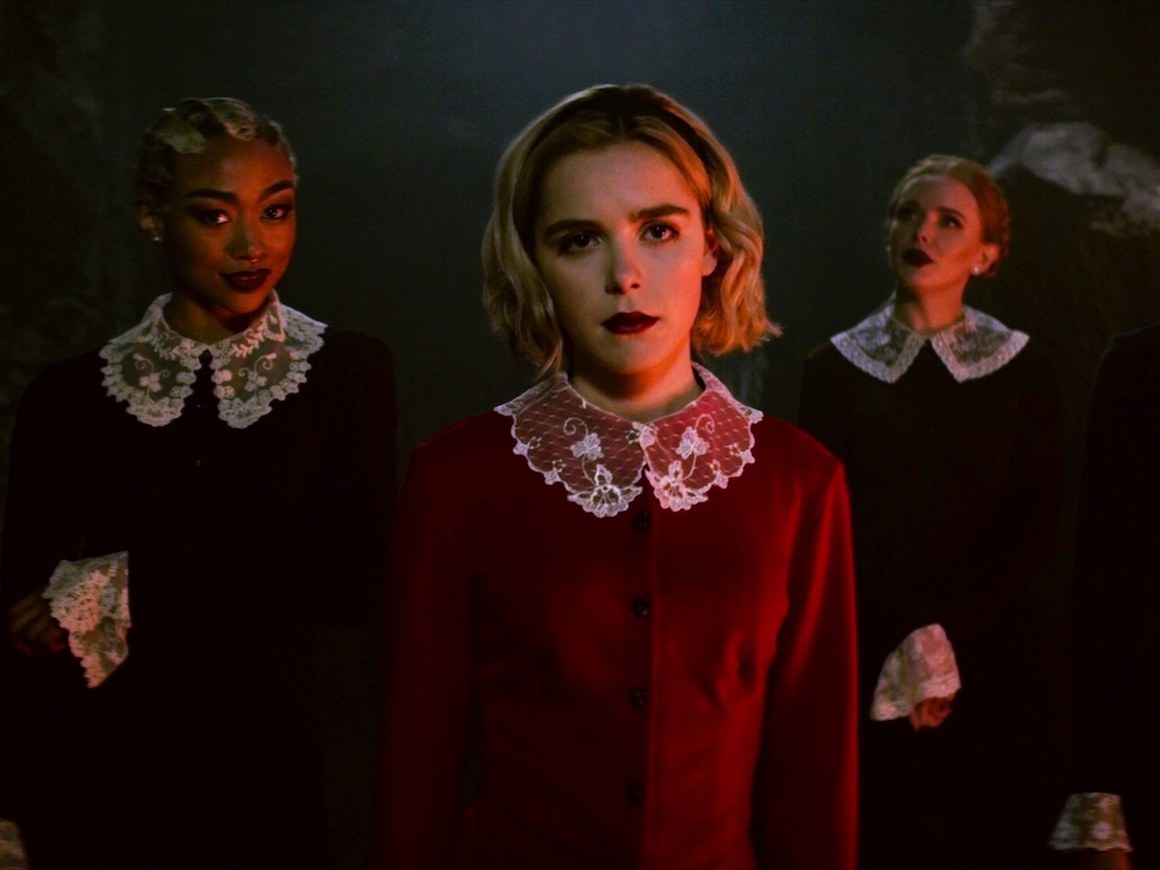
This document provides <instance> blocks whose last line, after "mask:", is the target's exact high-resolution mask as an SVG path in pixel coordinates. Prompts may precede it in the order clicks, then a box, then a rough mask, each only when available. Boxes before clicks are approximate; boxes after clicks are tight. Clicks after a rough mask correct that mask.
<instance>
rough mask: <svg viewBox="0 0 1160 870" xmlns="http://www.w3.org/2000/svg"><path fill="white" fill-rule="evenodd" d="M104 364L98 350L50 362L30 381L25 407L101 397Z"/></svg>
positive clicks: (102, 394) (102, 393) (25, 392)
mask: <svg viewBox="0 0 1160 870" xmlns="http://www.w3.org/2000/svg"><path fill="white" fill-rule="evenodd" d="M103 365H104V361H103V360H102V359H101V358H100V356H99V351H98V350H91V351H89V352H87V353H84V354H82V355H80V356H76V357H72V358H71V359H66V360H61V361H59V362H53V363H50V364H48V365H47V366H45V367H44V368H43V369H41V370H40V371H39V372H38V373H37V374H36V376H35V377H33V379H32V380H31V381H30V382H29V384H28V386H27V388H26V389H25V391H24V398H23V400H22V401H23V404H36V403H39V402H60V401H70V400H72V401H75V400H77V399H83V398H85V397H90V396H91V397H95V398H100V397H102V396H104V394H105V390H104V387H103V386H102V383H101V377H102V376H101V368H102V366H103Z"/></svg>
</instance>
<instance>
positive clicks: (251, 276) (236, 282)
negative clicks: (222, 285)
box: [222, 269, 270, 293]
mask: <svg viewBox="0 0 1160 870" xmlns="http://www.w3.org/2000/svg"><path fill="white" fill-rule="evenodd" d="M222 277H223V278H225V279H226V283H227V284H229V285H230V286H231V287H233V288H234V289H235V290H240V291H242V292H243V293H253V292H254V291H255V290H258V289H260V288H261V286H262V285H263V284H265V283H266V279H267V278H269V277H270V270H269V269H254V270H253V271H247V272H229V273H227V274H223V275H222Z"/></svg>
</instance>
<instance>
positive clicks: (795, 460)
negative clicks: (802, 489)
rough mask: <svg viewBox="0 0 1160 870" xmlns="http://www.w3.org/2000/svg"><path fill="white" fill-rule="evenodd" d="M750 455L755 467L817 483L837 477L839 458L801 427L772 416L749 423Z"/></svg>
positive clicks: (839, 467) (839, 469)
mask: <svg viewBox="0 0 1160 870" xmlns="http://www.w3.org/2000/svg"><path fill="white" fill-rule="evenodd" d="M753 440H754V445H753V456H754V460H755V461H756V463H757V465H758V467H762V466H763V465H764V466H765V468H766V470H767V473H775V474H779V475H782V476H789V477H794V478H798V479H800V480H805V481H815V482H818V483H820V484H823V485H824V484H825V483H826V482H828V481H830V480H833V479H834V478H837V477H841V476H842V474H843V471H842V463H841V461H840V460H839V459H838V458H837V457H836V456H834V454H833V453H831V452H830V451H829V450H828V449H826V448H825V447H824V446H823V445H822V443H821V442H820V441H818V440H817V439H816V438H814V436H812V435H810V434H809V433H808V432H806V431H805V430H804V429H800V428H798V427H797V426H794V425H793V424H792V423H787V422H786V421H785V420H780V419H778V418H776V417H769V416H766V417H763V418H762V419H761V420H760V421H759V422H757V423H754V424H753Z"/></svg>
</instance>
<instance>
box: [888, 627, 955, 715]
mask: <svg viewBox="0 0 1160 870" xmlns="http://www.w3.org/2000/svg"><path fill="white" fill-rule="evenodd" d="M961 686H962V684H961V682H960V680H959V668H958V664H957V663H956V662H955V651H954V649H953V648H952V647H951V642H950V640H948V639H947V635H946V632H945V631H943V627H942V626H941V625H939V624H938V623H937V622H936V623H933V624H931V625H925V626H923V627H922V628H918V629H915V630H914V631H912V632H911V633H910V634H908V635H907V636H906V639H905V640H903V641H902V643H901V644H899V646H898V648H897V649H895V650H894V652H892V653H890V655H888V656H887V657H886V662H885V664H883V665H882V671H881V673H879V675H878V685H877V686H876V687H875V689H874V700H873V702H872V703H871V705H870V718H871V719H877V720H879V721H884V720H887V719H901V718H902V717H904V716H909V715H910V711H911V710H913V709H914V708H915V706H916V705H918V703H919V702H921V701H924V700H926V699H927V698H949V697H950V696H952V695H954V693H955V692H957V691H958V690H959V689H960V688H961Z"/></svg>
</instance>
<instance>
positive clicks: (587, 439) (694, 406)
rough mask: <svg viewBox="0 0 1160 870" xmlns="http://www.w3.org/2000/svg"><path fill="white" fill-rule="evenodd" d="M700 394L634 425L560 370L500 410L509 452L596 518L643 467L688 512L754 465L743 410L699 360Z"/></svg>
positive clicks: (620, 505)
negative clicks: (593, 400)
mask: <svg viewBox="0 0 1160 870" xmlns="http://www.w3.org/2000/svg"><path fill="white" fill-rule="evenodd" d="M695 368H696V371H697V374H698V375H699V377H700V378H701V381H702V383H704V385H705V391H704V392H703V393H701V395H700V396H698V397H697V398H696V399H694V400H693V401H692V402H690V403H689V404H688V405H687V406H685V407H684V408H682V409H681V410H679V411H677V412H675V413H673V414H670V415H669V416H667V417H662V418H660V419H659V420H654V421H653V422H651V423H637V422H634V421H632V420H626V419H624V418H623V417H618V416H617V415H615V414H610V413H608V412H607V411H603V410H601V409H600V408H597V407H595V406H593V405H591V404H589V403H588V402H586V401H585V400H584V398H583V397H582V396H581V395H580V394H579V393H577V392H576V391H575V390H573V389H572V387H571V386H570V385H569V383H568V379H567V378H566V377H565V376H564V375H562V374H561V375H557V376H556V377H555V378H553V379H551V380H548V381H544V382H542V383H540V384H537V385H536V386H534V387H532V388H531V389H530V390H528V391H527V392H525V393H523V394H522V395H520V396H518V397H517V398H515V399H513V400H512V401H510V402H508V403H507V404H504V405H500V406H499V407H497V408H496V411H498V412H499V413H501V414H504V415H507V416H509V417H511V418H512V438H514V439H515V442H516V443H515V447H514V452H515V453H516V455H518V456H523V457H524V458H525V459H526V460H527V462H528V466H529V467H530V468H531V469H532V470H533V471H537V472H539V473H540V474H542V475H543V476H544V481H545V482H546V483H549V484H553V483H560V484H563V486H564V489H565V490H566V491H567V493H568V500H569V501H571V502H574V503H575V504H578V505H580V507H582V508H583V509H584V510H585V511H587V512H588V513H590V514H595V515H596V516H598V517H611V516H615V515H616V514H618V513H621V512H622V511H625V510H627V509H628V506H629V504H631V503H632V501H633V499H635V498H636V497H637V496H638V495H640V493H641V492H642V487H640V486H639V485H638V483H639V481H640V475H641V471H642V470H643V471H644V474H645V477H646V478H647V479H648V482H649V484H650V485H651V486H652V488H653V491H654V492H655V493H656V496H657V500H658V501H659V502H660V505H661V507H663V508H665V509H666V510H672V511H680V510H688V509H689V508H691V507H692V506H693V505H695V504H700V503H701V502H703V501H705V500H706V499H707V498H708V491H709V490H710V489H712V488H713V487H714V486H717V487H720V488H722V489H724V488H725V487H726V486H727V485H728V484H729V481H730V479H732V478H734V477H739V476H740V475H741V473H742V471H743V470H744V468H745V466H746V465H747V464H748V463H750V462H753V452H752V450H753V432H752V429H751V426H752V424H754V423H756V422H757V421H758V420H760V419H761V416H762V414H761V412H760V411H756V410H754V409H753V408H749V407H746V406H745V405H742V404H741V403H740V402H738V401H737V400H736V399H734V398H733V396H732V395H731V394H730V393H729V390H728V389H727V388H726V387H725V385H724V384H722V383H721V382H720V381H719V380H717V378H715V377H714V376H713V375H712V374H711V373H710V372H709V371H708V370H707V369H705V368H703V367H701V366H695Z"/></svg>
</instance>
